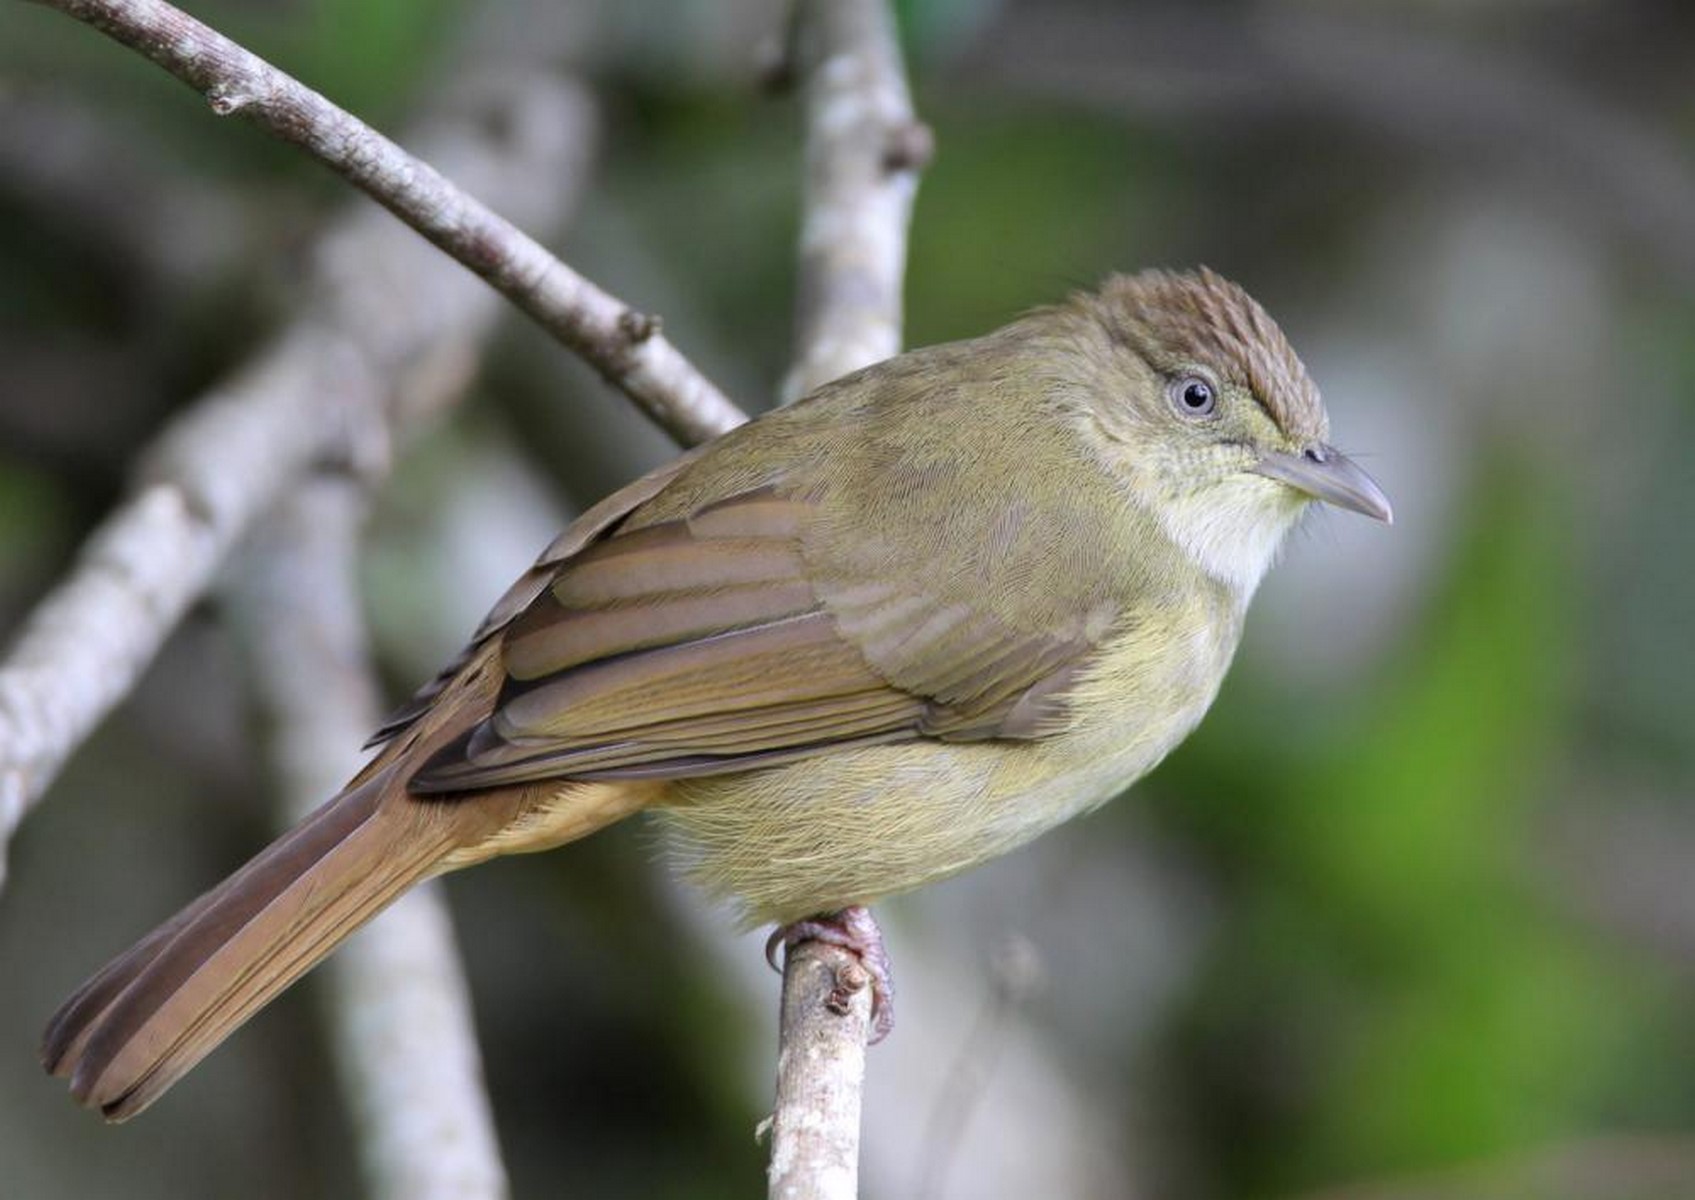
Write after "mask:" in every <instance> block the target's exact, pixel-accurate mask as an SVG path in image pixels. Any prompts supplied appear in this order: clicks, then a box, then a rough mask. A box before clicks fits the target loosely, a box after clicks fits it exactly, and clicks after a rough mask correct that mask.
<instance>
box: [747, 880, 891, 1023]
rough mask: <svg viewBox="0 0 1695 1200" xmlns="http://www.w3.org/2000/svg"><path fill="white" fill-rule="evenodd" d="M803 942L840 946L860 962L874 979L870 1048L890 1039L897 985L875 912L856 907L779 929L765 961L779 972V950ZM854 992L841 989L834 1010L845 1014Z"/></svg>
mask: <svg viewBox="0 0 1695 1200" xmlns="http://www.w3.org/2000/svg"><path fill="white" fill-rule="evenodd" d="M802 942H824V943H826V944H827V945H831V946H840V947H841V948H842V949H843V950H846V951H847V952H848V953H850V954H852V955H853V956H854V957H855V958H857V959H859V961H860V963H861V964H862V965H863V966H864V967H865V971H866V973H867V974H868V975H870V976H871V1037H870V1041H869V1043H868V1044H869V1045H872V1046H875V1045H876V1044H877V1043H878V1042H880V1041H882V1040H883V1039H884V1038H886V1037H888V1036H889V1033H890V1031H891V1030H893V1029H894V1027H895V981H894V976H893V974H892V973H891V972H890V970H889V952H888V950H887V949H886V948H885V947H884V945H883V931H882V930H881V929H879V928H877V919H876V918H875V917H873V916H872V915H871V910H870V909H869V908H866V907H865V906H864V905H863V904H855V905H853V906H852V907H850V908H844V909H841V910H840V911H838V912H833V913H825V914H823V915H822V916H817V917H807V918H806V919H805V920H802V921H796V922H795V923H794V924H792V925H782V926H779V927H778V928H777V930H776V932H774V933H773V934H772V935H771V937H770V938H769V940H767V941H766V943H765V961H766V962H768V963H770V964H771V969H772V970H776V969H777V947H778V946H781V947H783V951H784V954H785V955H786V954H787V952H788V951H789V950H791V949H793V948H794V947H796V946H798V945H800V944H801V943H802ZM861 986H863V984H861ZM851 990H857V989H850V988H848V987H847V986H846V985H845V984H844V985H843V986H841V987H839V988H838V989H837V992H836V993H834V994H832V995H831V997H830V1002H831V1008H832V1009H836V1010H838V1011H845V1010H846V1007H847V1003H848V993H849V992H850V991H851Z"/></svg>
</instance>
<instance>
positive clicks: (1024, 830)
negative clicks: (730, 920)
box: [661, 605, 1239, 923]
mask: <svg viewBox="0 0 1695 1200" xmlns="http://www.w3.org/2000/svg"><path fill="white" fill-rule="evenodd" d="M1238 629H1239V622H1238V621H1236V620H1235V619H1234V618H1229V619H1223V620H1221V619H1219V618H1218V616H1217V614H1215V613H1212V612H1211V610H1209V609H1207V608H1206V606H1204V605H1203V606H1196V607H1193V608H1188V607H1185V608H1184V609H1182V610H1181V611H1178V612H1174V613H1166V614H1144V615H1142V616H1140V617H1137V618H1134V619H1130V620H1127V621H1125V622H1122V623H1121V627H1120V628H1119V629H1118V630H1117V631H1116V632H1115V633H1114V634H1113V635H1112V636H1111V637H1110V638H1109V639H1108V640H1107V641H1106V642H1105V643H1104V644H1103V646H1102V649H1101V651H1100V652H1099V653H1098V654H1097V655H1096V657H1095V659H1094V660H1093V661H1092V663H1091V664H1090V666H1089V668H1088V669H1087V670H1085V671H1083V672H1081V673H1080V677H1079V680H1078V683H1077V684H1076V686H1075V688H1074V689H1073V691H1072V692H1071V694H1070V705H1069V715H1068V717H1067V720H1066V723H1065V725H1064V727H1063V728H1061V729H1060V730H1057V731H1055V732H1053V733H1052V734H1050V735H1049V736H1047V737H1045V738H1041V739H1038V740H1033V741H984V742H973V743H948V742H940V741H929V740H926V741H919V742H910V743H904V744H897V745H887V746H865V747H858V748H851V749H843V750H838V751H836V752H833V753H830V754H825V755H821V756H819V757H816V758H810V759H806V760H803V761H800V762H795V763H791V764H787V765H784V766H780V767H774V768H771V769H768V770H762V771H753V772H748V773H745V774H741V775H726V776H717V777H709V778H702V779H694V780H684V781H679V782H678V783H677V784H675V785H673V789H672V803H670V804H668V805H667V806H666V807H665V808H664V809H662V810H661V815H662V818H663V819H664V820H665V822H666V824H667V826H668V827H669V831H670V832H671V833H672V835H673V837H672V844H673V848H674V849H675V851H676V854H677V857H678V858H679V860H680V863H681V866H682V867H683V869H684V871H685V872H686V873H687V874H688V875H689V876H691V877H692V878H693V879H694V880H695V881H696V882H698V883H699V884H701V885H702V886H703V887H704V888H705V889H706V890H707V891H708V892H710V893H712V894H714V895H716V896H719V897H722V898H733V899H734V900H735V901H737V902H738V903H739V904H740V905H741V906H742V907H743V910H744V913H745V914H746V916H747V918H748V919H749V921H750V923H754V922H759V921H779V922H787V921H792V920H797V919H799V918H800V917H803V916H808V915H811V914H813V913H817V912H821V911H828V910H832V909H836V908H841V907H844V906H846V905H849V904H865V903H870V902H872V901H874V900H876V899H878V898H880V897H882V896H886V895H889V894H892V893H895V892H900V891H905V890H907V889H910V888H913V887H917V886H919V885H921V884H924V883H928V882H931V881H932V880H935V879H939V878H942V877H944V876H947V875H952V874H954V873H956V872H958V871H962V870H964V869H966V868H968V867H971V866H974V865H976V864H978V863H981V862H983V861H985V860H987V859H990V858H993V857H995V856H997V855H999V854H1003V853H1005V852H1006V851H1008V850H1011V849H1013V848H1015V847H1017V846H1019V845H1021V844H1023V843H1024V842H1027V841H1029V840H1030V839H1031V838H1033V837H1036V836H1037V835H1039V834H1041V833H1043V832H1045V831H1046V830H1048V829H1051V828H1052V827H1053V826H1055V825H1057V824H1059V823H1061V822H1063V821H1065V820H1067V819H1068V818H1070V817H1072V816H1076V815H1078V814H1079V813H1082V812H1085V811H1087V810H1089V809H1091V808H1094V807H1096V806H1098V805H1099V804H1101V803H1102V802H1104V801H1105V800H1108V799H1110V798H1111V797H1112V796H1114V795H1116V794H1117V793H1118V792H1120V791H1122V790H1123V789H1124V788H1126V787H1128V786H1129V785H1130V784H1131V783H1133V782H1134V781H1135V780H1136V779H1138V778H1140V777H1141V776H1142V775H1143V774H1145V773H1146V772H1147V771H1149V770H1151V769H1152V768H1153V767H1154V765H1155V764H1157V763H1158V762H1159V761H1160V759H1162V758H1164V757H1165V755H1166V754H1167V753H1168V752H1169V751H1170V750H1171V749H1172V748H1173V747H1174V746H1176V745H1177V743H1178V742H1180V741H1181V740H1182V739H1183V738H1184V737H1185V736H1186V735H1187V734H1188V733H1189V731H1190V730H1191V729H1193V728H1194V726H1195V725H1196V723H1197V722H1199V720H1200V718H1201V716H1202V715H1203V714H1204V713H1205V711H1206V709H1207V706H1208V705H1209V704H1210V703H1211V702H1212V698H1213V696H1214V695H1215V694H1216V693H1217V690H1218V684H1219V681H1220V680H1221V679H1222V677H1223V674H1224V669H1225V667H1226V666H1227V665H1228V663H1229V660H1230V656H1231V653H1232V652H1233V651H1234V649H1235V644H1236V636H1237V631H1238Z"/></svg>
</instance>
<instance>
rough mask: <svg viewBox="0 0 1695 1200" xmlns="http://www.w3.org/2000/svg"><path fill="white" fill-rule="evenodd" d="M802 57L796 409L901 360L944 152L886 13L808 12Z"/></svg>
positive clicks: (842, 0)
mask: <svg viewBox="0 0 1695 1200" xmlns="http://www.w3.org/2000/svg"><path fill="white" fill-rule="evenodd" d="M792 46H793V54H794V55H795V58H796V60H797V61H796V63H795V64H793V65H794V66H795V67H796V68H798V70H799V72H800V73H801V77H802V79H803V80H804V81H805V91H804V95H805V105H806V186H805V192H804V196H803V210H804V212H805V217H804V219H803V223H802V225H801V234H800V278H799V295H798V297H797V300H796V305H795V346H796V349H795V361H794V365H793V367H792V368H791V369H790V371H789V374H788V377H787V379H785V380H784V383H783V396H782V398H783V400H784V401H790V400H796V399H799V398H800V397H801V396H804V395H806V393H808V392H810V391H812V390H813V389H814V388H816V387H818V386H819V385H820V384H825V383H828V382H829V381H830V380H832V379H835V378H838V377H839V376H842V375H846V374H847V373H848V372H849V371H857V370H858V369H859V368H860V367H864V366H869V365H870V364H871V363H874V362H881V361H882V360H883V359H885V358H888V357H890V356H891V355H894V354H897V353H899V352H900V344H901V286H902V281H903V280H904V278H905V276H906V234H907V227H908V225H909V224H910V221H911V217H912V200H913V196H914V195H915V193H916V192H917V190H918V172H919V171H920V170H921V169H922V168H923V166H924V164H925V163H927V162H928V161H929V160H930V155H931V152H932V141H931V135H930V130H929V128H928V127H927V126H925V125H923V124H921V123H920V122H919V121H918V119H917V117H915V116H914V115H913V111H912V97H911V95H910V94H909V92H908V90H907V84H906V73H905V71H904V70H903V69H902V66H901V60H900V46H899V44H898V43H897V42H896V40H895V31H894V26H893V20H892V18H891V16H890V14H889V11H888V8H887V6H886V5H884V4H883V3H881V2H872V0H839V2H838V0H800V3H799V4H798V6H797V8H796V11H795V28H794V37H793V39H792Z"/></svg>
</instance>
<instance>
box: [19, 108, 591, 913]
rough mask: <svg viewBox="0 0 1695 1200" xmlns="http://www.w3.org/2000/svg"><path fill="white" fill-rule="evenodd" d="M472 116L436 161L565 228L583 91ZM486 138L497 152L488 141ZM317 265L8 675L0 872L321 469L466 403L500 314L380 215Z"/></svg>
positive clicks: (442, 140)
mask: <svg viewBox="0 0 1695 1200" xmlns="http://www.w3.org/2000/svg"><path fill="white" fill-rule="evenodd" d="M464 91H465V89H460V92H461V93H463V92H464ZM450 94H451V89H450ZM459 109H460V111H459V114H458V115H457V116H456V117H453V118H451V119H444V120H442V121H440V122H438V123H436V124H435V125H434V126H432V127H431V128H429V129H427V130H425V131H422V132H421V140H422V141H423V142H424V143H425V144H427V145H429V146H430V147H431V149H432V153H434V154H435V155H436V156H437V157H438V158H439V159H440V161H442V162H443V163H444V164H445V165H447V166H448V167H449V169H451V170H453V171H454V173H455V174H457V175H459V176H460V177H462V178H465V179H467V180H469V181H471V182H472V183H473V184H474V185H475V186H477V187H478V188H479V189H480V190H483V191H485V192H486V193H488V194H490V195H493V196H496V197H497V198H498V199H499V200H500V201H501V202H502V203H503V204H504V205H506V206H507V207H509V208H510V209H512V210H513V211H514V212H519V213H521V214H522V216H523V219H526V220H529V221H533V222H534V223H536V224H538V225H552V224H554V223H555V222H557V221H559V220H560V219H561V218H562V217H563V215H564V213H565V212H566V211H567V210H568V208H569V207H570V205H571V204H572V203H573V202H574V199H575V190H576V188H577V186H578V184H579V183H580V181H581V178H582V174H583V169H584V166H585V164H586V162H587V158H588V153H589V148H590V143H591V140H592V139H591V136H590V124H591V122H590V102H589V100H588V97H587V95H586V94H585V93H583V92H581V91H580V90H578V89H576V88H573V87H567V86H563V85H560V84H558V83H556V82H551V81H548V80H545V79H542V78H540V77H534V76H532V77H528V78H526V79H522V80H520V81H512V82H510V83H509V84H507V85H503V86H501V87H500V88H499V89H498V91H497V92H496V93H495V94H494V95H492V96H491V95H489V94H487V93H483V94H481V95H469V96H467V95H463V94H461V96H460V99H459ZM490 128H498V129H501V130H503V131H504V137H503V138H502V139H497V140H494V141H491V139H490V138H489V135H488V130H489V129H490ZM313 257H314V259H315V269H314V270H313V271H312V272H311V279H310V283H309V285H308V288H307V291H306V295H305V296H304V297H303V302H302V305H301V313H302V315H301V317H300V318H299V319H298V320H297V321H296V323H295V324H293V325H292V326H290V327H289V328H287V329H285V330H283V331H282V332H280V333H279V334H278V335H276V336H275V337H274V338H273V339H272V341H271V342H270V343H269V344H268V345H267V346H266V347H264V348H263V349H262V350H261V351H260V352H259V353H258V354H257V355H256V356H255V357H254V358H253V359H252V361H251V362H250V364H249V365H248V366H247V367H246V368H245V369H244V370H242V371H241V372H240V373H239V374H237V375H236V376H235V377H234V378H232V379H230V380H228V381H227V382H225V383H224V384H222V385H221V386H219V387H217V388H215V389H214V390H213V391H212V392H211V393H210V394H209V395H207V396H206V397H204V398H203V399H201V400H200V401H199V402H198V403H196V404H195V405H194V406H193V407H191V408H190V409H188V410H187V411H186V412H185V413H184V414H183V415H182V416H181V417H179V418H178V419H177V420H176V421H175V422H173V423H172V424H171V425H170V426H169V427H167V428H166V430H165V431H164V432H163V433H162V434H161V435H160V437H159V438H158V439H157V440H156V441H155V442H154V444H153V445H152V446H151V447H150V448H149V449H148V451H147V452H146V454H145V456H144V465H143V468H142V470H141V471H140V473H139V479H138V482H137V485H136V487H135V490H134V493H133V495H132V496H131V498H130V499H129V500H128V501H126V502H125V503H124V504H122V505H121V506H120V507H119V508H118V509H117V510H116V511H114V512H113V513H112V514H111V516H109V517H108V518H107V519H106V520H105V521H104V522H103V523H102V524H101V525H100V527H99V528H98V529H97V530H96V531H95V532H94V534H93V535H92V536H91V537H90V538H89V540H88V542H87V543H86V544H85V546H84V547H83V550H82V552H81V554H80V556H79V560H78V562H77V564H76V565H75V567H74V568H73V569H72V571H71V572H70V574H69V575H68V577H67V578H65V579H64V580H63V581H62V582H61V583H60V584H59V585H58V586H57V587H55V588H54V589H53V590H52V591H51V592H50V593H49V594H48V595H47V596H46V597H45V598H44V599H43V600H42V601H41V602H40V604H38V605H37V606H36V608H35V610H34V611H33V612H32V613H31V614H30V615H29V616H28V617H27V618H26V619H25V621H24V623H23V625H22V628H21V629H20V632H19V634H18V636H17V639H16V641H15V642H14V644H13V646H12V648H11V651H10V653H9V654H8V655H7V657H6V659H5V660H4V662H0V864H3V854H4V849H5V845H6V843H7V841H8V840H9V838H10V836H11V834H12V833H13V831H14V830H15V829H16V827H17V825H18V823H19V822H20V821H21V820H22V819H23V817H24V815H25V813H26V812H27V811H28V810H29V809H30V808H31V807H32V806H33V805H34V804H35V803H36V801H38V800H39V799H40V797H41V794H42V793H43V791H45V789H46V788H47V785H48V784H49V783H50V782H51V781H52V779H53V777H54V775H55V774H56V773H57V772H58V770H59V768H60V766H61V765H62V764H63V763H64V761H65V759H66V758H67V757H68V756H69V755H70V753H71V751H72V750H74V749H75V748H76V747H77V746H78V745H79V744H80V743H81V742H82V741H83V739H84V738H86V737H87V736H88V734H89V733H90V732H91V731H92V730H93V728H94V727H95V725H97V724H98V723H99V722H100V720H101V719H103V718H104V717H105V715H106V714H107V713H108V712H109V711H111V709H112V708H113V707H114V706H115V705H116V704H117V703H118V701H120V700H121V699H122V698H123V697H124V696H126V695H127V694H128V693H129V691H130V689H131V688H132V687H133V686H134V683H135V680H136V678H137V677H138V676H139V675H140V673H141V671H142V670H143V669H144V668H145V667H146V666H147V664H148V663H149V662H151V661H152V658H153V656H154V654H155V653H156V652H157V651H158V649H159V646H160V645H161V643H162V642H163V641H164V639H165V637H166V635H167V634H169V632H170V631H171V629H172V628H173V627H174V626H175V624H176V622H177V620H178V619H179V618H180V617H181V616H182V614H183V613H184V612H185V611H186V610H187V608H188V606H189V605H190V604H191V603H192V602H193V601H194V600H195V599H196V598H197V597H199V596H200V595H201V594H202V593H203V592H204V591H205V590H206V588H207V586H208V585H209V584H210V582H211V580H212V578H213V575H214V574H215V572H216V570H217V568H218V566H219V564H220V563H221V562H222V561H223V560H224V559H225V557H226V556H227V555H228V554H229V552H230V549H231V547H232V546H233V545H234V544H235V543H236V541H237V539H238V538H239V537H240V536H241V535H242V533H243V532H244V531H245V530H246V529H247V528H248V526H249V525H250V524H251V523H252V522H253V520H254V519H255V518H256V517H257V516H258V515H259V514H260V513H262V512H263V511H265V509H266V508H268V507H269V506H270V505H271V504H273V503H274V502H275V501H276V499H277V498H278V497H279V496H281V495H283V494H284V492H285V491H286V490H287V489H288V488H289V487H290V486H292V485H293V484H294V483H295V481H296V480H298V479H299V478H300V477H301V476H303V475H304V474H306V473H307V472H308V471H310V470H312V469H314V468H317V467H320V466H322V465H323V464H325V463H326V462H340V463H343V464H351V465H353V466H354V467H357V468H360V469H364V470H372V469H376V468H379V467H380V466H381V464H382V462H383V461H384V460H385V459H386V457H387V454H388V445H389V441H390V438H391V436H392V435H393V434H394V433H395V432H396V431H404V430H407V429H410V428H415V427H416V426H417V424H419V423H420V422H421V421H422V420H423V419H425V418H427V417H428V416H430V415H431V414H432V413H433V412H434V411H436V410H437V409H438V408H440V407H441V406H442V405H443V404H445V403H446V402H447V401H448V400H449V399H450V398H452V397H453V396H455V395H457V391H458V384H459V383H460V382H462V380H463V379H464V377H465V376H466V375H467V374H468V373H469V371H470V369H471V367H472V365H473V363H474V360H475V354H476V348H477V346H478V344H479V342H480V339H481V337H482V335H483V333H484V332H485V331H486V329H487V327H488V326H489V324H490V323H491V322H492V321H493V319H494V317H495V316H496V315H497V311H498V305H497V304H496V302H495V298H494V296H493V294H492V293H491V292H489V291H488V290H487V289H486V288H484V287H481V286H479V285H478V284H477V283H476V282H475V281H474V280H472V279H471V278H470V277H469V276H466V275H465V274H464V273H463V272H460V271H458V270H455V269H453V268H452V267H451V266H450V265H449V264H447V263H446V262H445V260H442V259H440V258H439V257H438V256H436V255H435V254H433V253H431V252H430V251H429V250H427V249H426V248H425V247H424V246H423V245H422V244H420V243H419V242H418V240H417V239H416V238H415V237H412V236H411V235H410V234H409V233H408V232H407V231H405V230H404V229H402V228H399V227H397V226H395V225H394V224H393V223H392V222H390V221H388V220H387V219H386V218H384V217H382V215H381V214H379V213H376V212H374V211H371V210H365V209H362V210H361V211H359V212H357V213H355V214H353V215H351V216H350V217H348V218H347V219H346V220H344V221H343V222H341V223H340V224H339V225H337V226H336V227H335V228H334V229H333V230H332V231H331V232H330V233H329V234H328V235H327V236H326V237H325V238H324V239H323V241H322V242H321V243H320V244H319V246H318V247H316V248H315V252H314V256H313ZM398 279H403V280H405V281H406V286H405V287H396V286H394V281H395V280H398ZM3 879H4V876H3V874H0V882H3Z"/></svg>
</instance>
